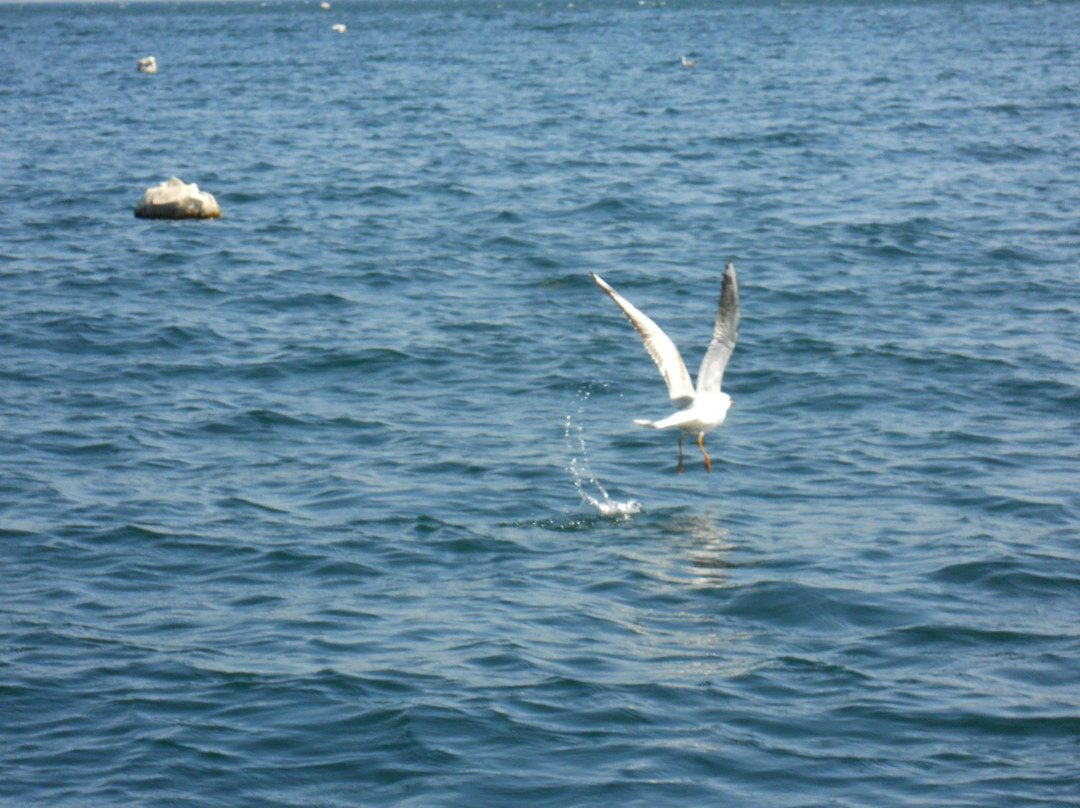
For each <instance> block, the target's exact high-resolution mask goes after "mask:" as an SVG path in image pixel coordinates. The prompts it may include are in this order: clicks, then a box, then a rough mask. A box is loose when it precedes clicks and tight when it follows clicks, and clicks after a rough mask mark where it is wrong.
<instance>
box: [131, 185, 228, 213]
mask: <svg viewBox="0 0 1080 808" xmlns="http://www.w3.org/2000/svg"><path fill="white" fill-rule="evenodd" d="M135 215H136V216H138V217H139V218H140V219H216V218H218V217H219V216H221V208H219V207H218V203H217V200H216V199H214V197H213V196H212V195H211V194H208V193H206V191H200V190H199V186H198V185H196V184H195V183H190V184H188V183H185V182H184V181H183V180H181V179H179V178H177V177H173V178H172V179H170V180H169V181H168V182H163V183H161V185H155V186H154V187H153V188H147V189H146V193H145V194H143V195H142V199H140V200H139V204H138V205H136V206H135Z"/></svg>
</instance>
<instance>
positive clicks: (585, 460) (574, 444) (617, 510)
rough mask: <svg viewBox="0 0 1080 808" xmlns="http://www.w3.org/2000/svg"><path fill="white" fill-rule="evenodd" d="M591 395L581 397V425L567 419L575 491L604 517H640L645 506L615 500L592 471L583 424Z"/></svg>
mask: <svg viewBox="0 0 1080 808" xmlns="http://www.w3.org/2000/svg"><path fill="white" fill-rule="evenodd" d="M589 393H590V391H588V390H584V391H582V392H581V393H579V396H578V397H579V404H578V409H577V417H578V422H579V423H577V424H575V423H574V417H573V415H571V414H568V415H567V416H566V432H565V437H566V449H567V453H568V454H570V455H571V458H570V465H569V466H567V471H569V472H570V478H571V480H572V481H573V483H574V489H575V490H576V491H577V492H578V496H580V497H581V501H582V502H584V503H585V504H587V505H591V506H592V507H594V508H596V510H597V511H599V512H600V514H601V515H602V516H615V517H620V518H625V517H628V516H630V515H631V514H635V513H638V512H639V511H640V510H641V503H639V502H638V501H637V500H634V499H628V500H626V501H624V502H619V501H618V500H615V499H612V498H611V496H610V495H609V494H608V492H607V490H606V489H605V488H604V486H603V485H602V484H601V483H600V481H599V480H598V479H597V478H596V475H595V474H593V472H592V469H591V468H590V467H589V454H588V451H587V450H586V448H585V436H584V435H583V434H582V428H581V423H580V421H581V417H582V414H583V413H584V411H585V405H586V403H588V400H589ZM592 490H595V492H596V495H595V496H594V495H593V494H592V493H590V491H592Z"/></svg>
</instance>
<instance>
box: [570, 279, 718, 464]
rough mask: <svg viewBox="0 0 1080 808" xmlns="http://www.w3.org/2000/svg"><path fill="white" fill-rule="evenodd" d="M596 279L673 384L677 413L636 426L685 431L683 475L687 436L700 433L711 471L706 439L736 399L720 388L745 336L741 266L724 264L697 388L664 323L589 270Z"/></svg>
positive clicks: (699, 445) (699, 438)
mask: <svg viewBox="0 0 1080 808" xmlns="http://www.w3.org/2000/svg"><path fill="white" fill-rule="evenodd" d="M589 274H590V275H591V276H592V279H593V281H594V282H595V283H596V285H597V286H599V287H600V288H601V289H603V290H604V291H605V292H607V293H608V295H610V296H611V299H612V300H614V301H615V303H616V304H617V305H618V307H619V308H620V309H622V312H623V314H625V315H626V317H627V319H629V320H630V324H631V325H632V326H634V328H635V329H637V332H638V333H639V334H640V335H641V339H642V340H643V341H644V342H645V350H647V351H648V352H649V356H651V357H652V358H653V361H654V362H656V365H657V367H659V368H660V374H661V375H662V376H663V377H664V381H665V382H667V386H668V392H669V393H670V394H671V403H672V404H674V405H675V412H674V413H673V414H671V415H669V416H668V417H667V418H661V419H660V420H659V421H648V420H644V419H638V418H635V419H634V423H635V424H640V425H641V426H651V427H655V428H656V429H670V428H672V427H674V428H677V429H678V430H679V469H678V471H679V473H680V474H681V473H682V470H683V449H682V441H683V435H697V445H698V448H699V449H701V454H702V455H704V457H705V471H710V472H711V471H712V463H711V462H710V460H709V453H708V452H706V451H705V445H704V444H703V443H702V441H703V440H704V438H705V436H706V435H707V434H709V433H710V432H712V431H713V430H714V429H716V428H717V427H718V426H720V424H722V423H724V418H726V417H727V411H728V408H729V407H730V406H731V405H732V404H734V403H735V402H734V400H733V399H732V398H731V396H729V395H728V394H727V393H722V392H720V380H721V379H722V378H723V376H724V368H725V367H727V363H728V359H729V358H730V357H731V352H732V351H733V350H734V349H735V338H736V337H737V336H738V334H739V282H738V280H736V278H735V264H734V263H733V262H731V261H728V262H727V266H726V267H724V280H723V282H722V283H721V285H720V305H719V306H718V307H717V309H716V321H715V322H714V323H713V336H712V342H710V343H709V349H708V350H707V351H706V352H705V358H704V359H702V360H701V368H700V369H699V370H698V376H697V390H695V389H694V385H693V383H692V382H691V381H690V374H689V373H687V371H686V365H685V364H684V363H683V360H682V356H681V355H680V354H679V349H678V348H676V347H675V343H674V342H672V341H671V339H670V338H669V337H668V335H667V334H665V333H664V332H663V330H661V328H660V326H658V325H657V324H656V323H654V322H653V321H652V320H650V319H649V318H648V317H646V316H645V315H644V314H642V313H641V312H640V311H638V309H637V308H636V307H635V306H634V305H633V304H632V303H631V302H630V301H629V300H627V299H626V298H624V297H623V296H622V295H620V294H619V293H618V292H616V291H615V290H614V289H612V288H611V287H610V286H609V285H608V284H607V283H606V282H605V281H604V279H603V278H601V277H600V276H599V275H597V274H596V273H595V272H590V273H589Z"/></svg>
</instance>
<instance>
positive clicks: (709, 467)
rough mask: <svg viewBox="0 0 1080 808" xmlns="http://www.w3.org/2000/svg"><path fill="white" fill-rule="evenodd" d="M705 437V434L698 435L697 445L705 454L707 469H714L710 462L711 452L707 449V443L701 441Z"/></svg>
mask: <svg viewBox="0 0 1080 808" xmlns="http://www.w3.org/2000/svg"><path fill="white" fill-rule="evenodd" d="M704 439H705V436H704V435H698V436H697V445H698V448H699V449H701V453H702V454H703V455H705V471H712V463H710V462H709V453H708V452H706V451H705V444H704V443H702V442H701V441H703V440H704Z"/></svg>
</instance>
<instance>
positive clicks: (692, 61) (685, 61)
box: [682, 56, 697, 67]
mask: <svg viewBox="0 0 1080 808" xmlns="http://www.w3.org/2000/svg"><path fill="white" fill-rule="evenodd" d="M695 64H697V59H691V58H690V57H689V56H683V58H682V66H683V67H693V66H694V65H695Z"/></svg>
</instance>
